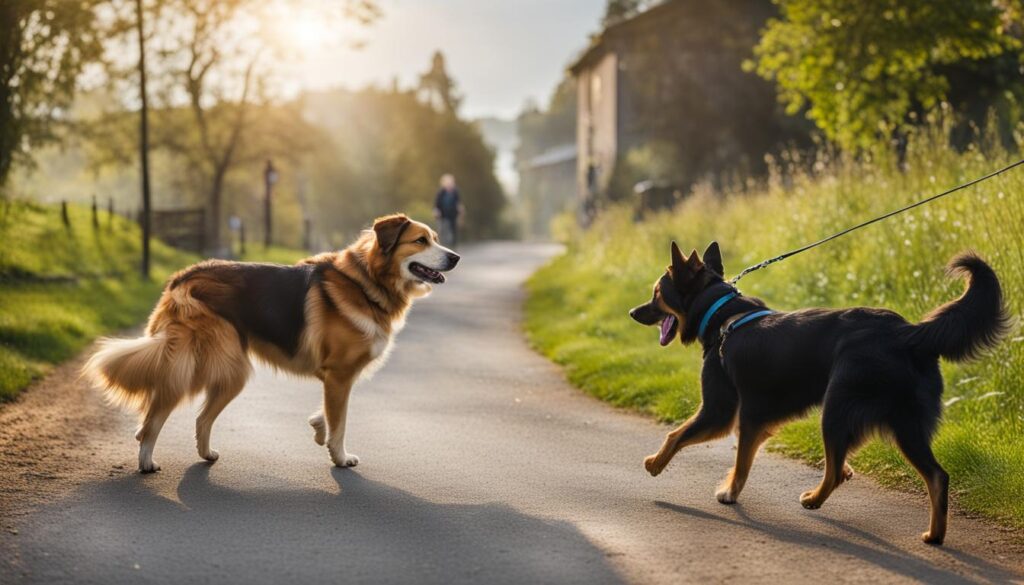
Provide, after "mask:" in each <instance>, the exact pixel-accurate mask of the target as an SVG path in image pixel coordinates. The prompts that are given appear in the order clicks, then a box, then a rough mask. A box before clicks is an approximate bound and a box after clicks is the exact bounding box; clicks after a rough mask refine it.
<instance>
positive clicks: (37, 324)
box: [0, 202, 196, 401]
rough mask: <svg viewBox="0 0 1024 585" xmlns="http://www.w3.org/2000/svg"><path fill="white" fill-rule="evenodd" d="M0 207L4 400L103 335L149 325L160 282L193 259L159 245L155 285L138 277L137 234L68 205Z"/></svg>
mask: <svg viewBox="0 0 1024 585" xmlns="http://www.w3.org/2000/svg"><path fill="white" fill-rule="evenodd" d="M68 219H69V224H70V227H65V225H64V223H63V221H62V219H61V214H60V207H59V206H50V205H36V204H32V203H26V202H8V203H0V239H2V241H3V246H2V247H0V401H2V400H7V399H10V398H13V397H14V396H15V395H16V394H17V393H18V392H19V391H21V390H22V389H23V388H24V387H25V386H27V385H28V384H29V383H30V382H32V380H34V379H36V378H38V377H39V376H42V375H43V374H44V373H46V371H47V370H49V368H51V367H52V366H53V365H54V364H57V363H59V362H61V361H63V360H66V359H68V358H70V357H72V356H73V355H74V354H75V353H76V352H78V351H79V350H80V349H81V348H82V347H84V346H85V345H86V344H87V343H89V342H90V341H91V340H93V339H94V338H96V337H97V336H99V335H103V334H104V333H109V332H110V331H113V330H116V329H120V328H124V327H129V326H131V325H134V324H136V323H138V322H140V321H141V320H143V319H144V318H145V316H146V315H147V313H149V311H150V309H152V307H153V302H154V301H155V300H156V298H157V296H158V295H159V294H160V290H161V288H162V287H163V279H164V278H165V277H166V276H167V275H168V274H170V273H171V272H172V271H173V270H175V269H177V268H179V267H181V266H184V265H187V264H188V263H190V262H193V261H194V260H195V259H196V258H195V257H194V256H192V255H190V254H186V253H183V252H180V251H177V250H174V249H172V248H169V247H167V246H165V245H163V244H161V243H160V242H154V243H153V246H152V253H153V279H152V280H149V281H147V280H143V279H142V278H140V277H139V276H138V275H137V271H138V266H139V258H140V253H139V247H140V246H139V240H140V237H139V230H138V227H137V226H136V225H135V224H134V223H132V222H129V221H127V220H125V219H124V218H121V217H116V216H115V217H113V218H111V217H109V215H108V214H107V213H105V212H100V214H99V218H98V219H99V222H98V225H95V226H94V225H93V222H92V214H91V212H90V210H89V209H88V208H86V207H79V206H74V205H72V206H69V208H68Z"/></svg>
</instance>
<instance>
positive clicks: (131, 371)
mask: <svg viewBox="0 0 1024 585" xmlns="http://www.w3.org/2000/svg"><path fill="white" fill-rule="evenodd" d="M198 312H199V309H198V308H197V305H196V301H195V300H194V299H193V298H192V297H191V296H189V294H188V292H187V291H185V290H182V289H180V288H179V289H175V290H170V289H169V290H166V291H164V294H163V296H162V297H161V299H160V302H159V304H158V305H157V309H156V310H155V311H154V314H153V316H152V317H151V319H150V327H148V328H147V331H146V335H145V336H143V337H139V338H136V339H112V338H106V339H101V340H100V341H99V342H98V349H97V350H96V353H94V354H93V355H92V357H90V358H89V361H87V362H86V363H85V366H83V367H82V375H83V376H84V377H85V378H87V379H88V380H89V381H91V382H92V383H93V384H94V385H96V386H98V387H100V388H102V389H103V391H104V395H105V396H106V398H107V400H109V401H110V402H111V403H113V404H116V405H118V406H121V407H124V408H127V409H129V410H137V411H140V412H144V411H145V410H147V409H148V408H149V406H150V405H151V404H153V403H162V404H176V403H177V402H178V401H179V400H180V399H181V398H182V397H184V395H185V394H186V393H187V392H189V390H190V389H191V388H192V386H193V379H194V373H195V369H196V356H197V353H198V352H197V348H196V346H195V340H194V333H193V332H192V331H191V330H189V329H188V328H185V327H181V326H177V325H173V324H169V322H170V321H172V320H173V319H175V317H178V316H182V315H186V314H187V315H195V314H198ZM154 324H156V325H157V326H156V327H154ZM209 329H212V327H211V328H209Z"/></svg>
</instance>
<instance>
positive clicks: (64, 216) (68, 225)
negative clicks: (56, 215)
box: [60, 199, 71, 231]
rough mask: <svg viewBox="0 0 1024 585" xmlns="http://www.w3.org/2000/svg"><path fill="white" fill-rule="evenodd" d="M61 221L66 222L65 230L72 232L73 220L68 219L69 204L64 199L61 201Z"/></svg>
mask: <svg viewBox="0 0 1024 585" xmlns="http://www.w3.org/2000/svg"><path fill="white" fill-rule="evenodd" d="M60 219H61V221H62V222H64V229H66V230H68V231H71V219H69V218H68V202H67V200H64V199H61V201H60Z"/></svg>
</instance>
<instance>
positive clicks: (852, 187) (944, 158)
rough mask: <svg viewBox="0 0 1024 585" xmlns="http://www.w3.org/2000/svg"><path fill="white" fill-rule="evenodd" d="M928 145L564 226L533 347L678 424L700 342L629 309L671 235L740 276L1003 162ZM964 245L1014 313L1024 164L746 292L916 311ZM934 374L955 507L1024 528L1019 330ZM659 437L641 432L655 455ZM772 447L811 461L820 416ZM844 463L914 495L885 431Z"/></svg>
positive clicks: (585, 381) (950, 293) (780, 299)
mask: <svg viewBox="0 0 1024 585" xmlns="http://www.w3.org/2000/svg"><path fill="white" fill-rule="evenodd" d="M939 144H942V141H941V140H938V139H935V138H933V139H930V140H921V141H920V142H918V145H917V146H915V147H912V148H911V151H910V152H909V154H908V159H907V164H908V170H906V172H900V171H898V170H897V168H896V166H895V164H893V163H890V162H885V161H883V162H877V161H876V162H864V161H860V162H852V161H848V160H835V161H823V162H822V163H821V164H820V165H817V166H816V169H817V172H816V173H815V174H814V176H811V175H809V174H806V173H794V174H790V175H787V176H785V177H784V178H783V177H782V176H781V175H780V176H776V177H774V178H773V179H772V180H771V181H769V184H768V185H767V186H765V187H763V188H761V189H760V190H759V191H757V192H755V193H747V194H743V195H739V194H733V195H727V196H721V197H716V196H711V195H708V194H698V195H695V196H694V197H692V198H690V199H688V200H687V201H685V202H684V203H682V204H681V205H679V206H678V207H677V208H676V209H675V210H673V211H672V212H666V213H661V214H657V215H655V216H652V217H650V218H649V219H648V220H647V221H645V222H642V223H639V224H638V223H634V222H633V221H632V214H631V212H630V211H629V210H627V209H625V208H617V209H612V210H609V211H608V212H607V213H604V214H603V215H602V216H601V217H600V218H599V219H598V220H597V221H596V222H595V224H594V225H593V226H592V227H591V228H590V229H589V230H587V231H586V232H585V233H576V234H573V235H572V237H571V238H570V241H569V242H568V246H567V251H566V253H565V254H564V255H562V256H560V257H558V258H556V259H555V260H553V261H552V262H551V263H550V264H549V265H547V266H546V267H544V268H542V269H541V270H540V271H538V272H537V273H536V274H535V275H534V276H533V277H532V278H531V280H530V281H529V283H528V284H527V287H528V290H529V293H530V294H529V298H528V300H527V303H526V324H525V327H526V330H527V335H528V337H529V339H530V342H531V343H532V344H533V345H534V347H536V348H537V349H538V350H539V351H541V352H542V353H543V354H545V355H547V356H548V357H550V358H551V359H552V360H553V361H555V362H557V363H559V364H561V365H562V366H564V369H565V372H566V374H567V376H568V378H569V380H570V381H571V382H572V383H574V384H576V385H577V386H579V387H581V388H582V389H584V390H586V391H587V392H589V393H591V394H593V395H595V396H597V397H599V398H602V399H604V400H607V401H609V402H611V403H613V404H615V405H618V406H622V407H629V408H633V409H637V410H640V411H643V412H646V413H650V414H652V415H653V416H655V417H657V418H658V419H660V420H664V421H679V420H681V419H684V418H686V417H687V416H689V415H690V414H692V413H693V412H694V411H695V409H696V407H697V405H698V404H699V402H700V383H699V371H700V363H701V356H700V350H699V349H698V348H695V347H689V348H685V349H684V348H681V347H680V346H678V345H673V346H672V347H670V348H661V347H659V346H658V345H657V333H656V332H655V331H654V329H653V328H644V327H641V326H639V325H637V324H635V323H634V322H633V321H632V320H631V319H629V317H628V316H627V311H628V310H629V309H630V308H631V307H633V306H635V305H637V304H640V303H642V302H645V301H646V300H648V299H649V298H650V294H651V286H652V284H653V282H654V279H655V278H657V276H658V275H660V274H661V273H662V271H663V270H664V269H665V266H666V265H667V264H668V261H669V242H670V241H672V240H673V239H674V240H676V241H678V242H679V244H680V247H683V248H684V250H688V249H689V248H698V250H703V247H704V246H706V245H707V244H708V242H710V241H711V240H713V239H717V240H718V241H719V242H720V243H721V245H722V249H723V252H724V254H725V257H726V258H725V260H726V262H725V264H726V271H727V272H729V273H730V274H735V273H736V272H738V271H739V270H740V269H742V268H743V267H745V266H748V265H751V264H754V263H756V262H759V261H761V260H763V259H764V258H767V257H770V256H774V255H776V254H778V253H781V252H784V251H786V250H789V249H792V248H795V247H797V246H799V245H803V244H805V243H807V242H811V241H815V240H817V239H820V238H821V237H823V236H825V235H828V234H830V233H833V232H835V231H838V230H839V229H841V228H844V227H847V226H849V225H852V224H854V223H856V222H859V221H862V220H864V219H867V218H869V217H872V216H874V215H877V214H880V213H883V212H885V211H888V210H891V209H893V208H895V207H897V206H900V205H903V204H906V203H909V202H911V201H913V200H917V199H920V198H922V197H924V196H927V195H931V194H934V193H936V192H938V191H941V190H943V189H945V188H946V187H948V186H951V185H954V184H958V183H961V182H963V181H965V180H967V179H970V178H974V177H976V176H980V175H983V174H985V173H988V172H990V171H991V170H993V169H995V168H998V167H1000V166H1002V165H1004V164H1007V163H1008V162H1009V161H1010V160H1011V158H1010V155H1008V154H1006V153H1004V152H1001V151H999V150H997V149H989V150H988V151H987V152H985V153H984V154H983V153H981V152H980V151H977V150H972V151H968V152H966V153H957V152H954V151H952V150H950V149H948V148H945V147H943V146H936V145H939ZM967 248H972V249H975V250H977V251H978V252H980V253H981V254H982V255H983V256H984V257H985V258H986V259H987V260H988V261H990V262H991V263H992V265H993V266H994V268H995V270H996V271H997V273H998V274H999V276H1000V279H1001V281H1002V284H1003V287H1004V291H1005V294H1006V297H1007V300H1008V303H1009V305H1010V310H1011V312H1012V313H1013V314H1014V315H1017V316H1019V315H1021V313H1022V307H1024V172H1021V171H1013V172H1011V173H1010V174H1008V175H1004V176H1003V177H1000V178H997V179H995V180H993V181H990V182H988V183H985V184H983V185H981V186H979V187H976V188H973V189H971V190H969V191H965V192H962V193H959V194H956V195H953V196H952V197H949V198H946V199H943V200H940V201H937V202H935V203H934V204H931V205H928V206H925V207H922V208H920V209H916V210H914V211H912V212H910V213H908V214H905V215H901V216H897V217H895V218H892V219H890V220H888V221H886V222H884V223H881V224H878V225H875V226H872V227H869V228H867V229H865V230H863V231H860V232H857V233H855V234H853V235H851V236H848V237H846V238H842V239H840V240H837V241H834V242H831V243H829V244H827V245H826V246H824V247H821V248H818V249H816V250H815V251H813V252H809V253H807V254H804V255H801V256H797V257H793V258H791V259H789V260H787V261H786V262H783V263H780V264H775V265H772V266H771V267H769V268H767V269H765V270H762V271H760V272H757V273H754V274H751V275H750V276H748V277H746V278H745V279H744V280H743V281H742V282H741V289H742V290H743V291H744V292H745V293H747V294H751V295H755V296H759V297H761V298H763V299H765V300H766V301H767V302H768V303H769V305H770V306H772V307H774V308H777V309H783V310H786V309H796V308H801V307H807V306H827V307H845V306H857V305H869V306H885V307H889V308H892V309H895V310H897V311H899V312H900V313H902V314H903V315H905V316H906V317H907V318H909V319H910V320H917V319H919V318H920V317H921V316H922V315H923V314H924V313H926V312H927V311H928V310H930V309H932V308H934V307H935V306H938V305H939V304H941V303H944V302H946V301H947V300H950V299H952V298H955V297H956V296H957V295H958V294H959V293H960V291H961V290H962V286H963V285H962V283H961V282H959V281H950V280H949V279H947V278H946V277H945V275H944V267H945V264H946V262H947V261H948V260H949V258H950V257H951V256H952V255H953V254H954V253H956V252H958V251H960V250H964V249H967ZM943 372H944V375H945V379H946V390H945V394H944V400H945V401H947V404H948V406H947V407H946V410H945V415H944V422H943V424H942V426H941V429H940V431H939V433H938V436H937V437H936V440H935V444H934V445H935V450H936V454H937V457H938V459H939V461H940V462H941V463H942V465H943V466H944V467H945V468H946V469H947V471H949V473H950V475H951V476H952V488H953V490H954V494H955V501H956V502H957V504H958V505H959V506H960V507H961V508H962V509H964V510H967V511H970V512H976V513H980V514H983V515H985V516H988V517H991V518H995V519H998V520H1001V521H1003V522H1004V523H1006V524H1008V525H1012V526H1015V527H1017V528H1024V473H1022V472H1021V470H1022V469H1024V432H1022V431H1024V387H1022V382H1021V380H1024V334H1022V332H1021V330H1020V327H1019V326H1017V327H1015V328H1014V331H1013V332H1012V333H1011V335H1010V338H1009V339H1008V340H1007V341H1006V342H1005V343H1003V344H1002V345H1000V346H999V347H998V348H997V349H996V350H995V351H994V352H992V353H991V354H990V355H988V356H986V357H985V358H984V359H982V360H980V361H978V362H975V363H972V364H967V365H955V364H949V363H943ZM660 441H661V437H656V436H652V437H651V451H652V452H653V451H654V450H655V449H656V447H657V446H658V445H659V444H660ZM770 448H772V449H774V450H777V451H779V452H782V453H785V454H786V455H789V456H792V457H796V458H799V459H802V460H804V461H806V462H808V463H811V464H819V463H820V462H821V461H822V459H823V457H824V455H823V451H822V446H821V438H820V428H819V424H818V419H817V413H812V414H811V415H809V416H808V417H807V418H805V419H802V420H798V421H795V422H793V423H791V424H789V425H787V426H786V427H784V429H783V430H782V431H781V432H780V433H779V434H778V435H777V436H776V437H775V438H774V439H773V441H772V443H771V444H770ZM852 464H853V465H854V467H855V468H856V469H857V471H858V472H860V473H866V474H867V475H870V476H872V477H874V478H876V479H877V480H878V481H880V482H881V483H883V484H884V485H887V486H891V487H896V488H900V489H907V490H913V491H921V490H923V484H922V483H921V481H920V479H919V478H918V477H917V475H916V473H915V472H914V471H913V469H912V468H911V467H909V466H908V465H907V464H906V463H905V462H904V461H903V458H902V456H901V455H900V454H899V452H898V451H897V450H896V449H895V448H894V447H893V446H891V445H890V444H889V443H888V442H886V441H883V440H879V439H876V440H873V441H871V442H870V443H869V444H868V445H866V446H865V447H864V448H863V449H861V450H860V451H859V452H858V453H857V454H856V455H855V456H854V457H853V459H852ZM638 465H639V462H638ZM724 473H725V470H724V469H723V474H724ZM808 487H809V488H810V487H813V486H808ZM709 489H711V487H709ZM793 497H794V501H795V499H796V497H797V494H794V496H793Z"/></svg>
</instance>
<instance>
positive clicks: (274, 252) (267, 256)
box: [239, 246, 312, 264]
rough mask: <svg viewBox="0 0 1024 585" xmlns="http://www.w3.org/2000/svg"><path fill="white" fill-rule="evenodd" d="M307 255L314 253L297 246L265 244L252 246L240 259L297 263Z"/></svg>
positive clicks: (274, 262)
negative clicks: (268, 246)
mask: <svg viewBox="0 0 1024 585" xmlns="http://www.w3.org/2000/svg"><path fill="white" fill-rule="evenodd" d="M307 256H312V254H311V253H310V252H307V251H306V250H298V249H295V248H286V247H283V246H271V247H270V248H264V247H263V246H250V247H248V248H247V249H246V250H245V254H243V255H242V256H241V257H240V258H239V260H243V261H245V262H270V263H273V264H295V263H296V262H298V261H299V260H302V259H303V258H306V257H307Z"/></svg>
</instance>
